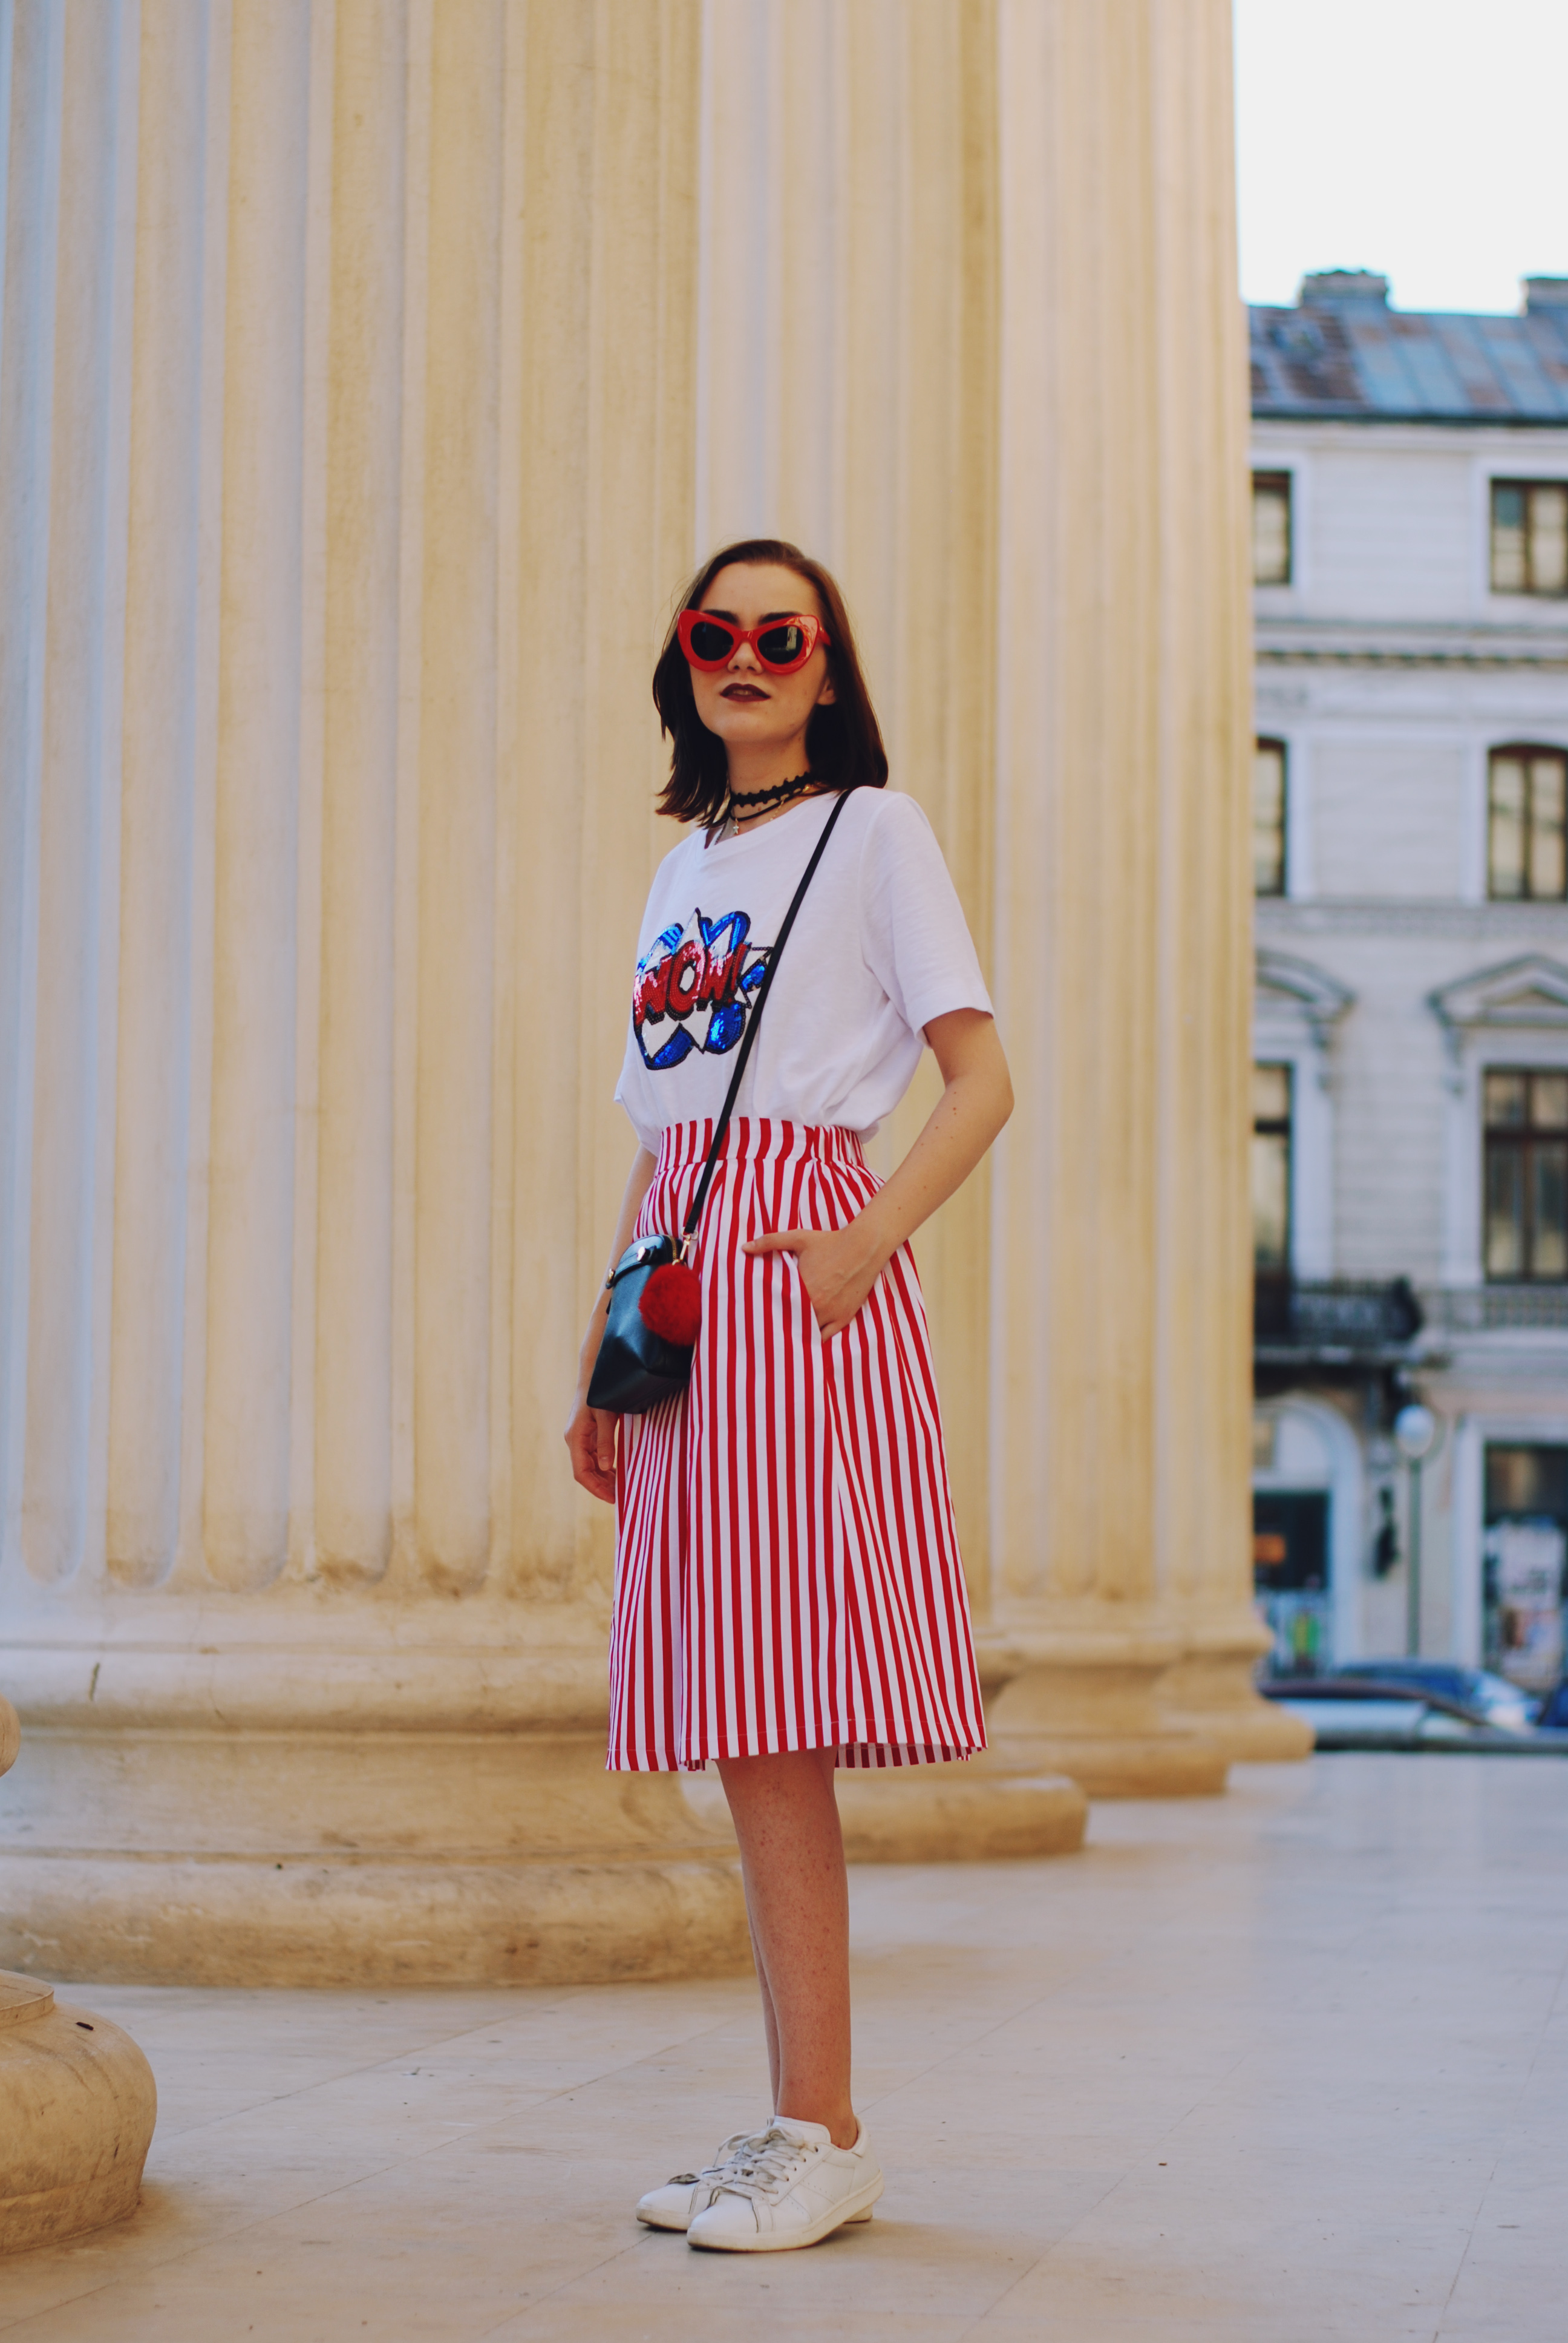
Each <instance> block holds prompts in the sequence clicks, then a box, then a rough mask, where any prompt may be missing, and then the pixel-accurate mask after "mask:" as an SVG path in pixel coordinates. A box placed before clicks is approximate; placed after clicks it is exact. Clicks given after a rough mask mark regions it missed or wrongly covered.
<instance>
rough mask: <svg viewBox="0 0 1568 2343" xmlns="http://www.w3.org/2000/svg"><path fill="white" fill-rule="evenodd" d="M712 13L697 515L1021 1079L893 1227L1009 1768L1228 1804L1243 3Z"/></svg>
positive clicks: (1243, 1711)
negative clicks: (947, 1182) (842, 656)
mask: <svg viewBox="0 0 1568 2343" xmlns="http://www.w3.org/2000/svg"><path fill="white" fill-rule="evenodd" d="M710 21H711V25H712V27H713V52H712V54H713V58H714V61H715V70H714V71H713V72H712V74H711V77H710V82H709V91H710V95H709V136H708V141H707V150H706V151H707V156H708V173H709V181H710V185H711V188H712V189H713V191H714V192H715V196H716V198H717V196H719V194H720V193H721V194H722V201H719V200H717V199H716V200H715V201H714V202H713V204H712V207H711V210H710V212H709V214H708V215H707V237H706V243H705V268H706V274H705V299H704V305H703V334H702V346H701V355H700V360H699V364H700V370H701V371H700V389H701V396H702V400H703V419H704V429H703V434H702V438H701V443H700V451H699V460H700V469H699V483H698V495H699V538H701V540H702V541H703V542H705V543H709V542H714V541H718V540H719V539H721V538H724V537H726V536H729V535H732V534H736V533H739V532H741V531H750V530H754V529H774V528H777V529H779V530H780V531H781V533H783V534H786V535H792V536H795V537H798V538H799V539H800V540H801V541H802V542H803V543H805V544H807V545H809V546H811V547H813V548H819V549H820V550H821V551H822V553H823V554H824V556H825V558H827V559H828V560H829V561H830V562H831V563H833V564H834V565H835V566H836V567H837V568H839V572H840V575H841V576H842V578H843V579H844V582H845V584H846V587H847V589H848V591H849V598H850V601H851V604H852V606H853V608H854V611H855V615H856V618H857V623H858V625H859V628H861V631H862V635H863V641H864V647H865V649H866V653H867V658H868V665H869V669H870V675H871V682H872V688H873V690H874V693H875V696H876V699H877V702H878V706H879V709H880V710H881V712H882V715H883V717H884V719H885V722H886V727H887V730H888V735H889V745H890V751H891V755H892V759H893V769H894V779H895V781H896V782H897V784H898V785H899V786H900V787H902V788H905V789H910V790H911V791H912V792H913V793H914V794H915V795H916V796H917V797H919V798H920V800H921V802H922V803H923V804H924V806H925V807H926V809H927V811H928V812H929V813H930V817H931V820H932V821H933V823H934V825H935V827H936V829H937V831H938V834H939V836H940V838H941V840H942V843H943V846H944V848H945V850H946V852H947V856H948V860H949V862H950V867H951V868H952V870H953V873H954V876H955V878H956V880H957V881H958V885H959V889H960V894H961V895H962V897H963V899H964V902H965V905H966V908H967V910H968V912H969V915H970V924H971V927H972V929H973V930H974V933H975V936H976V939H977V940H978V941H979V943H980V950H981V956H982V959H983V960H984V961H985V963H986V966H987V968H988V970H989V971H990V977H991V980H992V984H993V989H994V991H995V996H996V1001H997V1006H998V1011H999V1015H1000V1020H1001V1024H1002V1030H1003V1036H1004V1039H1005V1041H1006V1042H1007V1045H1008V1048H1009V1051H1010V1056H1011V1060H1012V1063H1013V1068H1014V1072H1015V1078H1016V1086H1017V1091H1018V1100H1019V1105H1018V1112H1017V1115H1016V1117H1015V1119H1014V1121H1013V1124H1012V1125H1011V1127H1010V1130H1009V1131H1007V1132H1006V1134H1005V1135H1004V1137H1003V1139H1002V1141H1001V1142H1000V1145H999V1147H998V1149H997V1151H996V1155H995V1158H994V1164H993V1168H992V1171H991V1172H990V1175H989V1176H982V1177H981V1178H979V1179H977V1180H974V1181H972V1182H970V1184H969V1186H968V1187H967V1188H966V1189H965V1190H964V1191H963V1192H961V1193H960V1195H959V1196H958V1197H957V1198H955V1199H954V1200H953V1202H951V1203H950V1204H949V1205H948V1206H947V1207H946V1208H945V1209H944V1210H943V1212H941V1213H940V1214H939V1215H938V1217H937V1219H936V1221H935V1222H933V1223H932V1224H931V1225H930V1228H928V1229H927V1230H926V1231H925V1232H922V1234H921V1236H920V1238H919V1239H918V1240H917V1252H918V1254H919V1256H920V1263H921V1270H922V1275H923V1279H924V1282H925V1286H926V1291H927V1295H928V1299H929V1302H930V1310H931V1316H932V1321H933V1326H934V1330H935V1334H936V1341H937V1350H938V1361H939V1369H940V1381H941V1391H942V1402H943V1411H944V1416H945V1419H946V1425H947V1431H948V1439H949V1447H950V1459H951V1463H952V1471H953V1480H954V1487H955V1494H956V1499H957V1503H958V1509H959V1516H960V1531H961V1534H962V1539H963V1547H964V1554H965V1559H966V1564H967V1566H968V1569H969V1574H970V1589H971V1594H972V1595H973V1598H974V1603H975V1609H976V1615H977V1624H978V1626H979V1628H980V1642H981V1649H982V1658H983V1664H984V1668H985V1673H986V1675H987V1679H988V1683H989V1685H990V1688H991V1689H992V1691H993V1693H997V1694H1000V1696H999V1697H997V1698H995V1699H993V1701H992V1703H991V1715H992V1723H993V1727H994V1729H995V1733H996V1737H997V1743H998V1756H999V1760H1000V1763H1001V1764H1003V1765H1008V1766H1010V1767H1014V1768H1018V1767H1024V1768H1028V1769H1030V1770H1039V1769H1040V1768H1045V1769H1061V1770H1065V1771H1067V1772H1069V1773H1070V1774H1072V1775H1075V1776H1076V1777H1077V1778H1078V1779H1079V1780H1081V1781H1082V1782H1083V1783H1084V1784H1085V1785H1086V1786H1088V1787H1089V1788H1090V1789H1091V1792H1115V1791H1119V1790H1131V1789H1139V1788H1142V1789H1150V1790H1181V1789H1188V1790H1202V1789H1215V1788H1218V1787H1219V1786H1220V1785H1221V1782H1222V1780H1223V1776H1224V1769H1225V1765H1226V1763H1227V1761H1228V1760H1229V1759H1230V1758H1231V1757H1234V1756H1241V1755H1281V1756H1282V1755H1301V1754H1303V1752H1304V1747H1305V1738H1304V1736H1303V1735H1302V1732H1301V1730H1300V1728H1298V1727H1297V1726H1296V1725H1294V1724H1293V1723H1292V1721H1290V1720H1287V1719H1285V1718H1283V1717H1282V1716H1280V1715H1276V1714H1275V1713H1274V1712H1273V1711H1271V1710H1270V1709H1269V1708H1268V1707H1267V1706H1266V1705H1265V1704H1263V1703H1262V1702H1261V1701H1260V1700H1259V1699H1258V1698H1257V1697H1256V1695H1255V1694H1253V1692H1252V1690H1251V1669H1252V1666H1253V1664H1254V1662H1255V1659H1256V1656H1257V1654H1259V1652H1260V1651H1261V1649H1262V1648H1263V1643H1264V1638H1263V1637H1262V1635H1261V1633H1260V1631H1259V1629H1258V1627H1257V1625H1256V1623H1255V1621H1254V1619H1253V1616H1252V1613H1251V1537H1250V1527H1249V1502H1250V1501H1249V1493H1248V1480H1249V1466H1248V1452H1247V1444H1246V1443H1247V1432H1248V1420H1249V1415H1250V1378H1249V1366H1250V1361H1249V1341H1250V1330H1249V1297H1250V1279H1251V1268H1250V1234H1249V1216H1248V1207H1247V1198H1246V1190H1245V1145H1246V1129H1247V1124H1246V1113H1247V1107H1246V1098H1247V1052H1248V1041H1247V1019H1248V1011H1249V1001H1250V986H1251V976H1250V968H1251V935H1250V915H1251V898H1250V880H1249V877H1248V871H1247V867H1246V859H1245V849H1246V835H1247V831H1246V821H1247V815H1246V786H1247V784H1246V776H1247V770H1248V759H1249V755H1250V745H1251V679H1250V661H1249V657H1248V628H1249V623H1250V616H1249V607H1248V585H1247V569H1246V557H1245V548H1244V542H1243V530H1244V518H1245V510H1246V499H1245V486H1246V482H1245V470H1244V466H1245V447H1246V404H1245V402H1246V386H1245V375H1244V352H1243V348H1242V341H1241V308H1240V304H1239V301H1238V297H1237V292H1236V269H1235V237H1234V221H1233V209H1232V194H1231V178H1232V156H1231V82H1230V44H1231V25H1230V12H1229V10H1228V8H1227V7H1226V6H1225V5H1223V0H928V4H927V5H921V6H920V7H909V6H906V5H901V0H840V5H833V0H818V5H804V0H789V5H757V6H754V7H749V8H734V9H725V8H722V7H719V8H717V9H715V10H714V11H713V12H712V15H711V20H710ZM824 92H829V93H830V103H826V102H824V96H823V94H824ZM760 255H766V256H767V258H768V265H767V266H766V268H763V267H761V266H759V265H758V256H760ZM934 1087H935V1085H934V1081H933V1080H932V1077H931V1071H930V1061H928V1064H927V1068H926V1071H925V1075H924V1078H923V1080H922V1081H921V1082H920V1083H919V1084H917V1088H916V1091H915V1092H914V1093H913V1094H912V1095H911V1098H910V1101H907V1102H906V1105H905V1107H904V1108H903V1109H902V1110H900V1114H899V1115H898V1116H897V1117H896V1118H895V1119H894V1123H893V1125H892V1127H891V1129H890V1132H889V1133H888V1136H887V1138H886V1140H885V1141H882V1142H880V1151H881V1152H882V1154H883V1157H884V1160H891V1159H892V1158H893V1157H894V1156H895V1154H896V1152H897V1151H898V1150H899V1149H900V1148H901V1147H902V1146H903V1145H904V1144H907V1142H908V1141H909V1139H910V1137H911V1136H912V1135H913V1132H914V1131H915V1129H916V1128H917V1127H918V1123H919V1121H920V1118H921V1116H922V1115H923V1114H924V1112H925V1111H927V1109H928V1108H929V1105H930V1100H931V1098H932V1096H933V1095H934ZM1014 1679H1016V1681H1012V1680H1014ZM1003 1685H1009V1687H1010V1688H1009V1689H1008V1690H1006V1691H1005V1692H1002V1691H1001V1687H1002V1686H1003Z"/></svg>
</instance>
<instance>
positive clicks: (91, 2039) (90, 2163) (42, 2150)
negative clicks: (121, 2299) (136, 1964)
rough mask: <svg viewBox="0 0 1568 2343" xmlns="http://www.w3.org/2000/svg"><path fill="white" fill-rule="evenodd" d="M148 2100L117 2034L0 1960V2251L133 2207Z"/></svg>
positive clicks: (51, 2240)
mask: <svg viewBox="0 0 1568 2343" xmlns="http://www.w3.org/2000/svg"><path fill="white" fill-rule="evenodd" d="M157 2105H158V2101H157V2088H156V2085H155V2083H154V2081H153V2070H152V2068H151V2067H150V2066H148V2064H147V2062H146V2058H145V2057H144V2056H142V2053H141V2052H140V2050H138V2049H137V2047H136V2044H135V2043H134V2042H133V2041H132V2040H131V2037H130V2036H129V2035H128V2034H125V2033H122V2032H121V2030H120V2028H119V2027H118V2026H111V2025H110V2023H109V2021H108V2019H107V2018H106V2017H96V2016H94V2015H93V2014H92V2012H91V2011H90V2010H85V2009H74V2008H70V2007H67V2006H65V2004H63V2003H61V2004H57V2003H56V2002H55V1996H54V1992H53V1989H52V1988H51V1987H50V1986H46V1985H40V1984H38V1983H37V1982H35V1979H33V1978H32V1977H25V1976H9V1975H8V1974H6V1973H5V1971H0V2139H3V2140H4V2141H5V2157H4V2171H3V2173H0V2254H25V2253H27V2252H29V2251H30V2250H31V2249H32V2248H33V2247H35V2246H53V2245H58V2244H59V2243H61V2241H62V2240H63V2239H65V2238H66V2237H80V2236H81V2235H82V2233H83V2232H84V2230H87V2229H101V2228H103V2227H105V2225H106V2223H107V2222H110V2221H122V2220H124V2219H125V2217H126V2214H127V2213H134V2212H135V2211H136V2201H137V2198H138V2197H140V2195H141V2187H142V2167H143V2166H144V2165H145V2164H146V2160H147V2149H148V2147H150V2146H151V2144H152V2137H153V2125H154V2123H155V2122H156V2118H157Z"/></svg>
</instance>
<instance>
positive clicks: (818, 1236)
mask: <svg viewBox="0 0 1568 2343" xmlns="http://www.w3.org/2000/svg"><path fill="white" fill-rule="evenodd" d="M742 1250H743V1251H744V1252H749V1253H752V1254H758V1253H769V1252H792V1253H793V1254H794V1256H795V1259H796V1262H797V1263H798V1265H799V1271H800V1282H801V1284H802V1285H803V1286H804V1287H805V1289H806V1298H807V1300H808V1301H809V1302H810V1304H811V1307H812V1310H813V1311H814V1312H815V1313H816V1318H817V1324H818V1327H819V1330H820V1332H821V1335H822V1339H823V1341H824V1342H826V1341H827V1339H828V1337H829V1335H831V1334H841V1333H842V1332H843V1331H844V1329H845V1327H846V1326H847V1325H848V1324H849V1321H850V1319H851V1318H853V1316H854V1315H855V1312H857V1311H858V1310H859V1306H860V1304H861V1302H864V1300H865V1298H866V1296H867V1294H868V1293H869V1292H870V1290H871V1288H872V1286H873V1285H875V1283H876V1282H877V1280H878V1278H879V1277H880V1275H881V1273H882V1272H883V1270H884V1269H885V1268H886V1267H887V1265H888V1262H889V1259H890V1255H889V1254H888V1253H887V1252H884V1251H883V1250H882V1248H881V1247H880V1245H879V1243H878V1242H877V1241H876V1239H875V1237H874V1236H873V1235H872V1233H871V1232H870V1231H869V1229H868V1228H867V1227H866V1225H865V1222H864V1220H863V1219H861V1220H854V1221H851V1222H849V1227H848V1228H845V1229H779V1230H777V1231H776V1232H774V1233H773V1234H772V1235H770V1236H765V1237H757V1238H755V1239H754V1240H753V1241H752V1242H751V1243H750V1244H749V1245H746V1246H744V1247H743V1248H742Z"/></svg>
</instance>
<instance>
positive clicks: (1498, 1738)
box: [1258, 1670, 1568, 1757]
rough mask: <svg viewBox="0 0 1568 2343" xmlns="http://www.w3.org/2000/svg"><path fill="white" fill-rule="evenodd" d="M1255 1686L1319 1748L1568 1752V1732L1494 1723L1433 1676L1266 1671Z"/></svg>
mask: <svg viewBox="0 0 1568 2343" xmlns="http://www.w3.org/2000/svg"><path fill="white" fill-rule="evenodd" d="M1471 1673H1475V1674H1480V1673H1481V1671H1479V1670H1476V1671H1472V1672H1471ZM1258 1689H1259V1691H1260V1692H1261V1693H1262V1694H1264V1695H1265V1697H1266V1698H1268V1699H1270V1700H1277V1701H1279V1702H1280V1703H1281V1704H1282V1706H1283V1707H1286V1708H1289V1709H1290V1710H1291V1711H1292V1714H1293V1715H1297V1716H1299V1717H1301V1718H1302V1722H1303V1723H1304V1724H1307V1725H1311V1726H1312V1737H1313V1742H1314V1745H1315V1746H1316V1747H1317V1748H1319V1749H1400V1750H1449V1751H1461V1750H1469V1751H1472V1752H1473V1753H1476V1754H1481V1753H1483V1752H1493V1753H1495V1754H1497V1755H1505V1756H1516V1757H1558V1756H1568V1732H1555V1731H1549V1730H1547V1729H1545V1728H1543V1727H1541V1726H1537V1725H1529V1724H1526V1725H1496V1724H1494V1723H1493V1721H1492V1719H1491V1718H1490V1717H1489V1716H1488V1715H1487V1714H1486V1712H1485V1710H1484V1709H1483V1708H1478V1707H1474V1706H1473V1705H1471V1704H1469V1703H1468V1702H1465V1701H1459V1700H1452V1699H1450V1697H1449V1696H1448V1694H1446V1693H1442V1692H1438V1691H1436V1690H1434V1689H1433V1688H1432V1685H1430V1684H1414V1683H1410V1682H1401V1681H1400V1680H1399V1679H1397V1678H1394V1677H1383V1676H1375V1675H1371V1674H1366V1675H1362V1674H1354V1675H1352V1674H1350V1673H1349V1672H1348V1671H1343V1670H1342V1672H1341V1673H1340V1674H1338V1675H1332V1676H1272V1677H1266V1678H1265V1679H1264V1680H1263V1682H1262V1683H1261V1684H1260V1685H1259V1687H1258ZM1511 1689H1512V1687H1511Z"/></svg>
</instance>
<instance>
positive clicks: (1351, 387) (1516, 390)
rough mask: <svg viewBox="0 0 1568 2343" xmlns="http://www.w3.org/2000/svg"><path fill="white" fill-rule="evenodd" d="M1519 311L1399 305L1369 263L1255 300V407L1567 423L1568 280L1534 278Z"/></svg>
mask: <svg viewBox="0 0 1568 2343" xmlns="http://www.w3.org/2000/svg"><path fill="white" fill-rule="evenodd" d="M1523 292H1524V299H1523V307H1521V309H1520V311H1519V314H1518V316H1517V317H1495V316H1493V317H1464V316H1460V315H1458V314H1453V313H1450V312H1448V311H1444V310H1435V311H1422V310H1406V309H1392V308H1391V307H1389V298H1388V279H1387V277H1378V276H1374V275H1373V274H1372V271H1371V270H1369V269H1363V268H1336V269H1328V270H1325V271H1323V272H1322V274H1321V275H1318V276H1315V277H1303V278H1302V287H1301V292H1300V294H1299V296H1298V297H1297V306H1296V307H1295V308H1293V309H1264V308H1253V309H1252V310H1251V312H1250V316H1251V356H1252V412H1253V414H1254V415H1255V416H1259V417H1280V418H1282V419H1287V420H1292V421H1294V420H1304V419H1306V418H1307V417H1312V419H1314V420H1318V421H1328V420H1331V419H1332V418H1334V417H1344V418H1345V419H1346V420H1349V421H1352V422H1354V421H1361V422H1371V423H1533V424H1543V423H1547V424H1557V425H1560V426H1561V425H1568V277H1526V278H1525V279H1524V287H1523Z"/></svg>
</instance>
